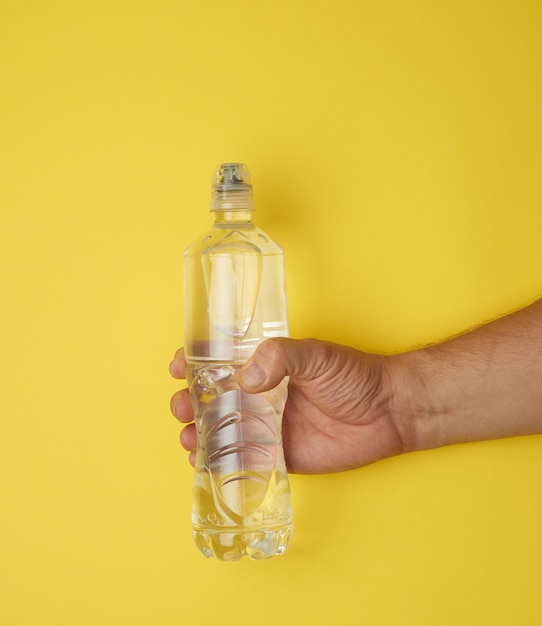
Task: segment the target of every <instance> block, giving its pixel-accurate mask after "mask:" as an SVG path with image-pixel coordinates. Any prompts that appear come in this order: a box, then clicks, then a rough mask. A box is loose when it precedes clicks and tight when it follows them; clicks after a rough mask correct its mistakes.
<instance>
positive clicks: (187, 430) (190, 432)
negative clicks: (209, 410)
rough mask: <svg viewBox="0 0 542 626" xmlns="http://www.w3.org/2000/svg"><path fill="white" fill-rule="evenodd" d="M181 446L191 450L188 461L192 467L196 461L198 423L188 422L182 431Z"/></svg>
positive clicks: (188, 450)
mask: <svg viewBox="0 0 542 626" xmlns="http://www.w3.org/2000/svg"><path fill="white" fill-rule="evenodd" d="M180 439H181V446H182V447H183V448H184V449H185V450H186V451H187V452H189V455H188V461H189V463H190V465H192V467H193V466H194V464H195V462H196V425H195V424H193V423H192V424H188V426H185V427H184V428H183V430H182V431H181V437H180Z"/></svg>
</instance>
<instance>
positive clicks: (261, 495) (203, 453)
mask: <svg viewBox="0 0 542 626" xmlns="http://www.w3.org/2000/svg"><path fill="white" fill-rule="evenodd" d="M239 368H240V364H234V363H216V362H214V363H213V362H210V361H205V362H203V361H200V362H199V363H197V362H196V363H194V362H192V363H190V364H189V368H188V376H187V378H188V382H189V385H190V393H191V398H192V403H193V405H194V412H195V421H196V429H197V435H198V445H197V450H196V468H195V470H196V471H195V477H194V489H193V503H194V505H193V515H192V523H193V534H194V540H195V543H196V546H197V547H198V549H199V550H200V551H201V552H202V553H203V554H204V555H205V556H207V557H213V556H214V557H217V558H219V559H221V560H225V561H236V560H238V559H240V558H241V557H243V556H245V555H246V556H249V557H250V558H252V559H264V558H269V557H271V556H274V555H276V554H282V553H283V552H284V551H285V550H286V547H287V546H288V543H289V541H290V538H291V535H292V509H291V504H290V487H289V482H288V474H287V472H286V466H285V463H284V455H283V450H282V439H281V423H282V412H283V409H284V404H285V402H286V397H287V383H286V382H285V381H283V382H282V383H281V384H280V385H279V386H278V387H277V388H275V389H273V390H271V391H269V392H266V393H264V394H247V393H245V392H243V391H242V390H241V389H240V388H239V385H238V384H237V382H236V376H237V371H238V369H239Z"/></svg>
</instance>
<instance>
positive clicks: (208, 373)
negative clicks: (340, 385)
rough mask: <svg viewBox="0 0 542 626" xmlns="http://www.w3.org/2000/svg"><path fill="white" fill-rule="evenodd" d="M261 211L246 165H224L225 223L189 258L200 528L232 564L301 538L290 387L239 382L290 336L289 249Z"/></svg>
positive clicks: (189, 350) (188, 348)
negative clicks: (284, 433)
mask: <svg viewBox="0 0 542 626" xmlns="http://www.w3.org/2000/svg"><path fill="white" fill-rule="evenodd" d="M241 199H243V200H242V201H241ZM252 208H253V205H252V188H251V186H250V175H249V173H248V170H247V168H246V166H244V165H242V164H232V163H227V164H223V165H222V166H220V168H218V170H217V173H216V175H215V184H214V185H213V201H212V210H214V211H215V223H214V225H213V227H212V228H211V229H210V230H209V231H208V232H207V233H205V234H204V235H203V236H201V237H200V238H199V239H198V240H197V241H195V242H194V243H193V244H192V245H191V246H190V247H189V248H188V249H187V250H186V252H185V255H184V264H185V354H186V359H187V363H188V374H187V378H188V384H189V389H190V397H191V401H192V405H193V407H194V413H195V421H196V429H197V436H198V443H197V451H196V468H195V478H194V492H193V516H192V522H193V532H194V539H195V543H196V546H197V547H198V549H199V550H200V551H201V552H202V553H203V554H204V555H205V556H208V557H212V556H216V557H218V558H219V559H222V560H237V559H240V558H241V557H242V556H245V555H247V556H249V557H251V558H253V559H263V558H269V557H271V556H273V555H275V554H281V553H282V552H284V550H285V549H286V547H287V545H288V542H289V540H290V537H291V534H292V510H291V504H290V488H289V483H288V475H287V472H286V466H285V462H284V455H283V450H282V439H281V422H282V412H283V409H284V404H285V402H286V398H287V383H286V381H283V382H282V383H281V384H280V385H279V386H278V387H277V388H276V389H273V390H271V391H269V392H266V393H264V394H247V393H245V392H243V391H242V390H241V389H240V388H239V385H238V384H237V371H238V370H239V368H240V367H241V365H242V364H243V363H244V362H245V361H246V360H247V359H248V358H249V356H250V355H251V354H252V353H253V351H254V349H255V348H256V347H257V345H258V344H259V343H260V342H261V341H263V340H264V339H266V338H269V337H276V336H287V335H288V316H287V302H286V287H285V272H284V253H283V250H282V248H281V247H280V246H279V245H278V244H277V243H275V242H274V241H272V240H271V239H270V238H269V237H268V236H267V235H266V234H265V233H264V232H263V231H261V230H260V229H259V228H257V227H256V226H255V225H254V223H253V222H252V218H251V211H252Z"/></svg>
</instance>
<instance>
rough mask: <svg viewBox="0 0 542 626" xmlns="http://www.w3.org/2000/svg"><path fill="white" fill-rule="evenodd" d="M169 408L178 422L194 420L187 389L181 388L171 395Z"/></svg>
mask: <svg viewBox="0 0 542 626" xmlns="http://www.w3.org/2000/svg"><path fill="white" fill-rule="evenodd" d="M170 408H171V412H172V413H173V415H174V416H175V417H176V418H177V419H178V420H179V422H183V423H185V424H187V423H188V422H193V421H194V410H193V408H192V404H191V403H190V397H189V395H188V389H181V390H180V391H177V392H176V393H174V394H173V395H172V396H171V400H170Z"/></svg>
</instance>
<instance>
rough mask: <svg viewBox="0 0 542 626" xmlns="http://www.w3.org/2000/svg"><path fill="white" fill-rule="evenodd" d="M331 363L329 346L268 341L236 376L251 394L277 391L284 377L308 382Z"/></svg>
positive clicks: (318, 342)
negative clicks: (274, 389)
mask: <svg viewBox="0 0 542 626" xmlns="http://www.w3.org/2000/svg"><path fill="white" fill-rule="evenodd" d="M329 360H330V350H329V346H328V344H326V343H324V342H322V341H315V340H313V339H303V340H295V339H287V338H285V337H281V338H274V339H268V340H267V341H264V342H263V343H262V344H260V345H259V346H258V348H257V349H256V352H255V353H254V354H253V355H252V357H251V358H250V359H249V360H248V361H247V363H245V365H244V366H243V367H242V369H241V370H240V372H239V384H240V385H241V387H242V388H243V389H244V390H245V391H248V392H250V393H260V392H262V391H268V390H269V389H273V388H274V387H276V386H277V385H278V384H279V383H280V381H281V380H282V379H283V378H284V377H285V376H292V377H296V378H303V379H306V380H310V379H311V378H315V377H316V376H318V375H319V374H320V373H321V372H322V371H324V370H325V368H326V365H327V363H328V362H329Z"/></svg>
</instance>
